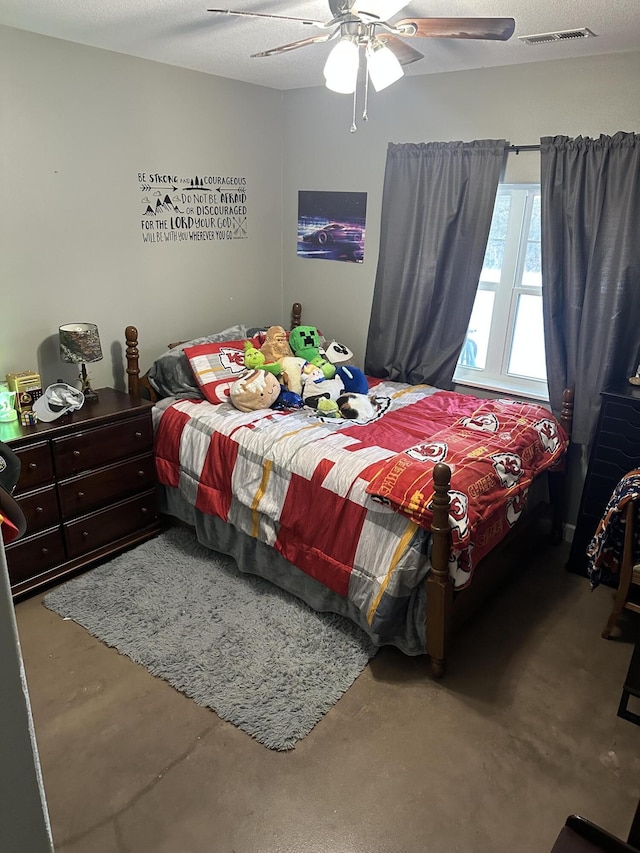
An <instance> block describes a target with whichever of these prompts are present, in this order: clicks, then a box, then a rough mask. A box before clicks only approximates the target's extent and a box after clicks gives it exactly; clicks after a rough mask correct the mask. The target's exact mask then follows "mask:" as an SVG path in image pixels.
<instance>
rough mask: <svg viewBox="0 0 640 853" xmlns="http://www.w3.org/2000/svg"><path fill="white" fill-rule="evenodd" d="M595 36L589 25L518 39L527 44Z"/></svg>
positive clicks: (519, 37)
mask: <svg viewBox="0 0 640 853" xmlns="http://www.w3.org/2000/svg"><path fill="white" fill-rule="evenodd" d="M594 37H595V33H593V32H591V30H589V29H587V27H580V29H577V30H561V31H559V32H557V33H537V34H536V35H532V36H518V39H519V41H523V42H524V43H525V44H547V43H548V42H550V41H565V39H588V38H594Z"/></svg>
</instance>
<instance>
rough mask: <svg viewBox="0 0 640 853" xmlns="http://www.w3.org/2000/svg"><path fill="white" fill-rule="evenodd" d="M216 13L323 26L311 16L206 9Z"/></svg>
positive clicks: (322, 23)
mask: <svg viewBox="0 0 640 853" xmlns="http://www.w3.org/2000/svg"><path fill="white" fill-rule="evenodd" d="M207 12H216V13H217V14H218V15H236V16H237V17H240V18H275V19H276V20H277V21H298V23H300V24H310V25H311V26H314V27H324V26H325V24H324V21H314V20H312V19H311V18H290V17H289V15H267V14H266V13H264V12H235V11H234V10H233V9H207Z"/></svg>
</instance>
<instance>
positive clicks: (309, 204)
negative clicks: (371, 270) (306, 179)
mask: <svg viewBox="0 0 640 853" xmlns="http://www.w3.org/2000/svg"><path fill="white" fill-rule="evenodd" d="M366 208H367V194H366V193H349V192H306V191H300V192H299V193H298V248H297V253H298V255H299V256H300V257H304V258H316V259H321V260H329V261H351V262H353V263H362V261H363V260H364V235H365V221H366Z"/></svg>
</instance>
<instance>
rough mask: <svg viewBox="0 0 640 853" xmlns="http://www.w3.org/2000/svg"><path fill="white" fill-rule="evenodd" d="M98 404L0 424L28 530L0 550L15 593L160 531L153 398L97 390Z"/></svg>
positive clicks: (81, 567) (17, 496)
mask: <svg viewBox="0 0 640 853" xmlns="http://www.w3.org/2000/svg"><path fill="white" fill-rule="evenodd" d="M98 393H99V400H98V402H96V403H91V404H88V403H86V404H85V405H84V406H83V407H82V409H80V411H78V412H73V413H71V414H69V415H63V416H62V417H61V418H58V420H55V421H52V422H51V423H38V424H37V425H36V426H35V427H23V426H20V424H19V422H13V423H8V424H0V441H3V442H5V443H6V444H8V445H9V446H10V447H11V448H12V449H13V450H14V452H15V453H16V454H17V455H18V456H19V458H20V462H21V472H20V479H19V481H18V485H17V488H16V490H15V493H14V497H15V499H16V500H17V501H18V503H19V504H20V505H21V507H22V509H23V511H24V513H25V516H26V518H27V532H26V533H25V535H24V537H23V538H22V539H19V540H18V541H16V542H13V543H12V544H11V545H8V546H7V548H6V553H7V563H8V565H9V579H10V582H11V591H12V593H13V596H14V598H16V597H18V596H21V595H24V594H25V593H29V592H33V591H35V590H37V589H38V588H40V587H43V586H45V585H46V584H50V583H51V582H52V581H54V580H55V581H57V580H60V579H61V578H63V577H65V576H66V575H70V574H72V573H75V572H78V571H80V570H82V569H86V568H89V567H90V566H91V565H93V564H94V563H96V562H97V561H99V560H102V559H104V558H105V557H110V556H113V555H115V554H117V553H119V552H120V551H123V550H125V549H126V548H130V547H131V546H133V545H137V544H139V543H140V542H144V541H145V540H146V539H150V538H152V537H153V536H155V535H156V534H157V533H158V532H159V530H160V523H159V520H158V513H157V509H156V492H155V465H154V458H153V427H152V422H151V409H152V404H151V403H149V402H148V401H146V400H140V399H137V400H136V399H134V398H132V397H130V396H129V395H128V394H123V393H121V392H120V391H114V390H113V389H112V388H101V389H100V390H99V392H98Z"/></svg>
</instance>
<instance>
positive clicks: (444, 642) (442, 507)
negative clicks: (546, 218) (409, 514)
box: [427, 462, 453, 678]
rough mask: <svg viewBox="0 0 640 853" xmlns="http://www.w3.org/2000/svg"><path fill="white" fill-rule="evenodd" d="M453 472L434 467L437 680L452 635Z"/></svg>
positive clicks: (431, 584) (432, 579) (430, 597)
mask: <svg viewBox="0 0 640 853" xmlns="http://www.w3.org/2000/svg"><path fill="white" fill-rule="evenodd" d="M450 481H451V469H450V468H449V466H448V465H445V464H444V462H438V463H437V464H436V465H434V468H433V487H434V490H435V494H434V496H433V522H432V525H431V536H432V538H433V542H432V546H431V569H430V571H429V575H428V577H427V654H428V655H429V656H430V657H431V671H432V673H433V675H434V676H435V677H436V678H442V676H443V675H444V672H445V657H446V653H447V648H448V645H449V637H450V635H451V618H452V613H453V583H452V581H451V578H450V577H449V554H450V552H451V529H450V527H449V484H450Z"/></svg>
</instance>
